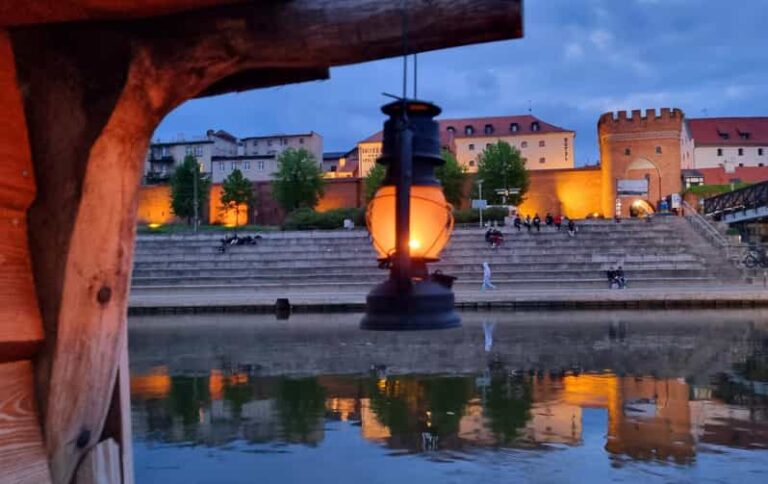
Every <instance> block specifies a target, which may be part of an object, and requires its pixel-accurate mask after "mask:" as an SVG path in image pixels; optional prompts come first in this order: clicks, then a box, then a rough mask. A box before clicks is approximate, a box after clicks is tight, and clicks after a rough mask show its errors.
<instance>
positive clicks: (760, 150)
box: [757, 148, 763, 156]
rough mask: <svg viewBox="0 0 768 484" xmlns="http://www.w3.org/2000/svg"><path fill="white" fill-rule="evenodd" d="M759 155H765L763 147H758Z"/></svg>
mask: <svg viewBox="0 0 768 484" xmlns="http://www.w3.org/2000/svg"><path fill="white" fill-rule="evenodd" d="M757 156H763V149H762V148H758V149H757Z"/></svg>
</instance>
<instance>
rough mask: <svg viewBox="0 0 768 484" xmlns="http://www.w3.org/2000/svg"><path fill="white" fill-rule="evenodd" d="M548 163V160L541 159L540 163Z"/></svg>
mask: <svg viewBox="0 0 768 484" xmlns="http://www.w3.org/2000/svg"><path fill="white" fill-rule="evenodd" d="M546 162H547V159H546V158H543V157H542V158H539V163H546Z"/></svg>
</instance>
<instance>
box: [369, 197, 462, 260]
mask: <svg viewBox="0 0 768 484" xmlns="http://www.w3.org/2000/svg"><path fill="white" fill-rule="evenodd" d="M366 221H367V223H368V230H369V231H370V232H371V237H373V246H374V248H375V249H376V251H377V252H378V253H379V256H380V257H387V256H389V255H392V254H394V252H395V240H396V235H395V187H394V186H391V185H388V186H384V187H381V188H380V189H379V191H378V192H376V196H374V197H373V200H371V203H370V204H369V205H368V213H367V214H366ZM452 231H453V214H452V213H451V206H450V205H449V204H448V202H446V201H445V196H444V195H443V189H442V188H441V187H439V186H413V187H411V239H410V243H409V246H410V248H411V257H414V258H427V259H436V258H437V257H438V256H439V255H440V252H441V251H442V250H443V248H444V247H445V244H447V243H448V240H449V239H450V238H451V232H452Z"/></svg>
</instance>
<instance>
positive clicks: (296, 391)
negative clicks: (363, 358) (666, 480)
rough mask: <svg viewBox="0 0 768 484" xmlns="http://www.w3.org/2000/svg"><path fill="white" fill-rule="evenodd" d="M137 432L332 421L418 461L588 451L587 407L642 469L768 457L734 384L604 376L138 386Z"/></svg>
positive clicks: (192, 435)
mask: <svg viewBox="0 0 768 484" xmlns="http://www.w3.org/2000/svg"><path fill="white" fill-rule="evenodd" d="M132 393H133V403H134V419H135V422H134V425H135V427H136V431H137V432H138V434H139V435H143V436H144V437H145V438H147V439H149V440H158V441H162V442H166V443H168V442H192V443H199V444H205V445H218V444H222V443H225V442H228V441H231V440H235V439H245V440H247V441H249V442H270V441H275V442H286V443H301V444H307V445H316V444H318V443H320V442H322V441H323V438H324V432H325V429H324V426H325V422H326V421H333V420H340V421H345V422H353V423H354V424H355V425H357V426H359V427H360V436H361V437H362V438H363V439H365V440H369V441H375V442H379V443H381V444H383V445H386V446H387V447H389V448H392V449H398V450H406V451H409V452H423V451H431V450H460V449H465V448H473V447H500V446H502V447H522V448H531V447H536V446H541V445H545V444H564V445H571V446H577V445H579V444H580V443H581V440H582V432H583V425H584V422H583V419H582V413H583V411H584V409H601V410H604V411H605V414H606V418H605V423H604V425H605V428H604V432H605V434H606V442H605V450H606V451H607V452H609V453H610V454H612V455H615V456H626V457H629V458H632V459H641V460H648V459H656V460H673V461H674V462H676V463H678V464H685V463H690V462H691V461H692V460H693V459H694V458H695V455H696V444H697V442H701V443H707V444H714V445H722V446H738V447H742V448H765V446H766V445H767V444H768V414H766V404H767V403H768V401H767V399H766V396H765V395H762V394H758V393H756V392H755V391H754V390H753V389H751V388H748V387H747V386H746V385H745V384H743V383H738V382H735V381H734V380H733V379H731V378H729V377H728V376H727V375H725V374H723V375H719V376H718V377H717V379H716V380H715V381H714V382H713V384H712V385H711V386H708V387H705V388H700V387H693V386H691V385H689V384H688V383H686V382H685V381H684V380H681V379H658V378H653V377H647V376H646V377H635V376H632V377H630V376H626V377H619V376H616V375H614V374H611V373H605V374H579V375H575V374H571V373H569V374H565V375H558V374H534V375H527V374H526V375H521V374H517V375H516V374H510V372H508V371H503V370H500V369H496V370H494V371H493V372H489V373H486V374H484V375H472V376H469V375H462V376H453V375H452V376H434V375H407V376H400V375H398V376H390V377H383V378H382V377H377V376H376V375H375V374H371V375H365V376H349V375H340V376H323V377H308V378H279V377H277V378H276V377H249V376H248V375H244V374H237V373H235V374H231V375H225V374H223V373H222V372H221V370H212V371H211V372H210V374H209V375H208V376H196V377H192V376H182V375H175V376H169V375H168V374H167V370H166V369H164V368H157V369H155V370H154V371H153V372H151V373H150V374H147V375H134V376H133V377H132Z"/></svg>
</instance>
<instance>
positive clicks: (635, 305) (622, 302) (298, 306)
mask: <svg viewBox="0 0 768 484" xmlns="http://www.w3.org/2000/svg"><path fill="white" fill-rule="evenodd" d="M365 295H366V293H363V292H354V293H344V292H342V293H306V292H304V293H301V292H295V293H292V292H258V293H255V292H247V291H245V292H241V293H239V294H238V293H235V294H230V295H221V294H218V295H208V296H206V295H205V294H204V293H202V292H201V291H190V292H189V293H188V294H179V293H178V292H176V293H173V294H153V295H132V296H131V299H130V302H129V308H128V314H129V315H131V316H137V315H150V314H189V313H274V311H275V300H276V299H277V298H287V299H288V300H289V302H290V305H291V310H292V311H295V312H304V313H332V312H360V311H363V310H364V309H365ZM456 307H457V308H458V309H462V310H512V311H532V310H582V309H583V310H590V309H591V310H594V309H726V308H727V309H733V308H758V307H768V290H766V289H765V288H762V287H759V286H748V285H735V286H732V287H729V288H717V287H712V286H709V287H700V288H684V289H674V288H662V289H648V288H642V289H626V290H608V289H603V290H594V289H590V290H557V291H555V290H542V291H505V290H499V291H486V292H481V291H469V290H466V291H458V292H457V294H456Z"/></svg>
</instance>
